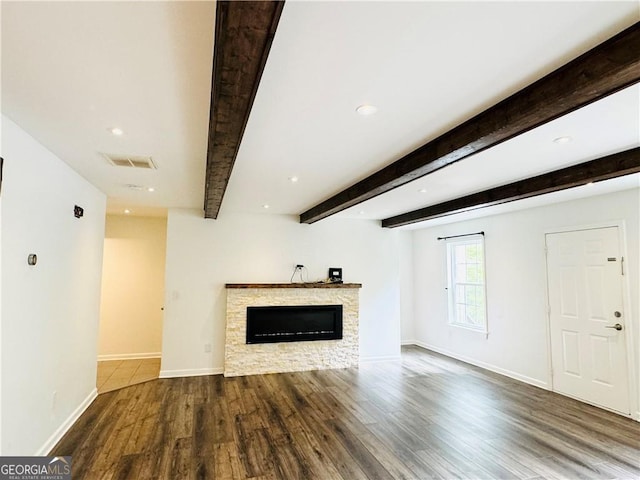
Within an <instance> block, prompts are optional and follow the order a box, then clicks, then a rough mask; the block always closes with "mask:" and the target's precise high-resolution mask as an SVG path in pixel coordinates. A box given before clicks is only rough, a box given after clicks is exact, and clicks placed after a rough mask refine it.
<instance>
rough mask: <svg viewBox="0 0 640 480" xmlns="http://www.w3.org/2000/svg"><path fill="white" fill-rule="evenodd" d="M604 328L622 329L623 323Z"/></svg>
mask: <svg viewBox="0 0 640 480" xmlns="http://www.w3.org/2000/svg"><path fill="white" fill-rule="evenodd" d="M604 328H615V329H616V330H618V331H620V330H622V325H620V324H619V323H616V324H615V325H607V326H605V327H604Z"/></svg>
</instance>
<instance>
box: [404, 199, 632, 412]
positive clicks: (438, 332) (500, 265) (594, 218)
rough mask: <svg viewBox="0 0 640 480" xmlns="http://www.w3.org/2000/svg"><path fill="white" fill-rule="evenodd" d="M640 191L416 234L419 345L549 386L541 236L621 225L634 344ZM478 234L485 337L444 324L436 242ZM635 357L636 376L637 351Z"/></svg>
mask: <svg viewBox="0 0 640 480" xmlns="http://www.w3.org/2000/svg"><path fill="white" fill-rule="evenodd" d="M639 192H640V190H638V189H634V190H626V191H622V192H617V193H613V194H608V195H602V196H597V197H591V198H587V199H582V200H576V201H571V202H565V203H558V204H554V205H549V206H544V207H539V208H533V209H528V210H522V211H517V212H513V213H507V214H502V215H496V216H489V217H485V218H479V219H475V220H469V221H464V222H459V223H453V224H448V225H442V226H438V227H434V228H430V229H425V230H418V231H415V232H414V237H413V258H414V265H415V271H414V279H415V282H414V304H415V311H414V313H415V322H414V328H415V330H414V334H415V340H416V341H417V343H418V344H421V345H423V346H426V347H428V348H432V349H434V350H437V351H441V352H443V353H447V354H449V355H452V356H456V357H458V358H462V359H466V360H467V361H469V362H470V363H475V364H478V365H481V366H485V367H488V368H491V369H493V370H496V371H501V372H502V373H506V374H509V375H511V376H514V377H516V378H520V379H522V380H525V381H529V382H530V383H533V384H536V385H539V386H543V387H547V386H548V385H549V384H550V378H549V365H548V347H547V317H546V286H547V283H546V282H547V281H546V260H545V253H544V244H545V238H544V236H545V232H547V231H549V230H552V229H558V228H563V227H573V226H576V227H579V226H586V225H592V224H600V223H602V222H605V223H606V222H615V221H618V220H624V222H625V227H626V228H625V232H626V249H627V250H626V259H627V260H628V261H627V262H626V264H627V265H628V267H629V268H628V277H627V279H628V281H629V293H630V304H631V312H627V315H626V318H627V323H628V324H630V325H629V326H630V327H631V328H630V329H632V330H633V340H634V341H633V344H634V345H636V346H637V345H639V342H638V338H639V337H638V333H639V331H640V322H638V316H639V314H640V309H639V305H638V297H639V291H640V289H639V283H638V268H637V267H638V264H639V251H638V243H639V238H640V237H639V234H638V230H639V225H638V220H639V213H640V209H639V200H640V196H639ZM477 231H484V232H485V255H486V276H487V304H488V313H489V317H488V319H489V332H490V333H489V336H488V338H485V336H484V335H483V334H480V333H477V332H473V331H469V330H464V329H461V328H456V327H451V326H449V325H448V323H447V294H446V291H445V287H446V282H447V274H446V256H445V251H446V246H445V243H444V242H442V241H438V240H437V239H436V238H437V237H439V236H447V235H458V234H464V233H470V232H477ZM635 353H636V357H635V361H634V363H635V367H636V376H635V378H637V377H638V370H637V364H638V360H637V358H638V357H637V354H638V352H637V351H636V352H635ZM638 411H640V405H639V408H638Z"/></svg>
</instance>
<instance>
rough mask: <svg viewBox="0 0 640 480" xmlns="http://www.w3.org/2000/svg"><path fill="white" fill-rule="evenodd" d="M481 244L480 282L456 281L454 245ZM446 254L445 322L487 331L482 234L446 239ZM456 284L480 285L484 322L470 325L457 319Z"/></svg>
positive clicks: (484, 253)
mask: <svg viewBox="0 0 640 480" xmlns="http://www.w3.org/2000/svg"><path fill="white" fill-rule="evenodd" d="M478 243H479V244H480V245H481V246H482V283H472V282H471V283H470V282H456V281H455V280H456V279H455V268H454V257H455V247H457V246H460V245H476V244H478ZM446 249H447V251H446V255H447V323H448V325H449V326H451V327H457V328H463V329H465V330H471V331H473V332H479V333H483V334H488V333H489V315H488V306H487V262H486V249H485V242H484V235H469V236H465V238H455V239H453V238H452V239H450V240H447V242H446ZM456 285H476V286H477V285H480V286H482V293H483V295H484V323H483V325H478V326H476V325H471V324H469V323H461V322H458V321H456V320H457V310H456V308H455V305H456V302H455V300H456V297H455V290H456V288H455V287H456Z"/></svg>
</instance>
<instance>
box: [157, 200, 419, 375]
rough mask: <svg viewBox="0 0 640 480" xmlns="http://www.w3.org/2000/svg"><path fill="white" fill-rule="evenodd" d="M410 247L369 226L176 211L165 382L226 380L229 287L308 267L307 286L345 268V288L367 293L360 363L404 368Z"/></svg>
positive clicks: (171, 229) (281, 278) (403, 236)
mask: <svg viewBox="0 0 640 480" xmlns="http://www.w3.org/2000/svg"><path fill="white" fill-rule="evenodd" d="M403 243H404V244H405V247H404V248H407V249H408V248H410V245H409V244H410V234H409V233H407V232H399V231H390V230H385V229H382V228H380V226H379V224H378V223H377V222H370V221H362V220H356V221H354V220H341V219H327V220H323V221H321V222H319V223H317V224H314V225H301V224H299V223H298V222H297V219H296V218H294V217H290V216H282V215H243V214H232V215H224V214H222V215H221V216H220V218H219V219H218V220H205V219H203V218H202V213H201V212H198V211H194V210H180V209H174V210H170V211H169V218H168V227H167V265H166V279H167V280H166V285H165V295H166V298H165V317H164V333H163V347H162V372H161V375H165V376H169V375H186V374H198V373H211V372H220V371H222V367H223V364H224V336H225V305H226V292H225V288H224V284H225V283H244V282H265V283H274V282H288V281H289V280H290V278H291V273H292V271H293V267H294V265H295V264H297V263H300V264H303V265H305V266H306V267H307V269H308V273H309V280H318V279H323V278H326V276H327V270H328V268H329V267H342V268H343V272H344V280H345V281H346V282H355V283H362V285H363V287H362V289H361V291H360V352H361V357H362V359H363V360H366V359H376V358H397V357H398V355H399V353H400V322H401V318H400V317H401V306H400V291H399V285H400V275H401V273H403V274H404V273H406V272H401V268H400V259H399V250H400V248H401V246H402V244H403ZM207 343H208V344H211V345H212V352H211V353H205V351H204V349H205V344H207Z"/></svg>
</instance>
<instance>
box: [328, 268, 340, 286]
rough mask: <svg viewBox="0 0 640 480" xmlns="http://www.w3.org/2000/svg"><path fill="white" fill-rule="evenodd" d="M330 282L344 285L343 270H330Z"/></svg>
mask: <svg viewBox="0 0 640 480" xmlns="http://www.w3.org/2000/svg"><path fill="white" fill-rule="evenodd" d="M329 281H330V282H331V283H342V268H338V267H331V268H329Z"/></svg>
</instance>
